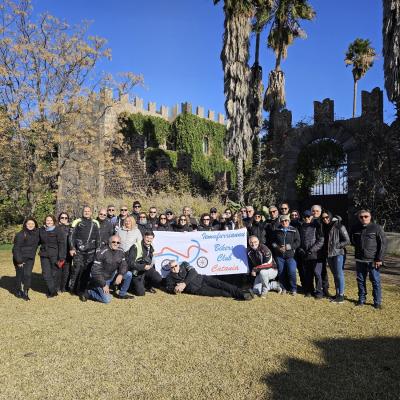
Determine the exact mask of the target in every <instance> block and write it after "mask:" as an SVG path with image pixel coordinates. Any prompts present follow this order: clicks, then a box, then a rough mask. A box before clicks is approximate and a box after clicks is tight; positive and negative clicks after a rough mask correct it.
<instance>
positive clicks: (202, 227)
mask: <svg viewBox="0 0 400 400" xmlns="http://www.w3.org/2000/svg"><path fill="white" fill-rule="evenodd" d="M197 230H198V231H213V230H215V229H214V228H213V226H212V225H211V216H210V214H207V213H204V214H202V215H201V217H200V224H199V225H198V227H197Z"/></svg>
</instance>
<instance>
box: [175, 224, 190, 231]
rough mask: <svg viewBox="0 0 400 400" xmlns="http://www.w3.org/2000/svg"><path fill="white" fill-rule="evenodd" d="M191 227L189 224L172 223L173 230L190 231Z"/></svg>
mask: <svg viewBox="0 0 400 400" xmlns="http://www.w3.org/2000/svg"><path fill="white" fill-rule="evenodd" d="M192 231H193V228H192V226H191V225H187V224H186V225H181V224H175V225H174V232H192Z"/></svg>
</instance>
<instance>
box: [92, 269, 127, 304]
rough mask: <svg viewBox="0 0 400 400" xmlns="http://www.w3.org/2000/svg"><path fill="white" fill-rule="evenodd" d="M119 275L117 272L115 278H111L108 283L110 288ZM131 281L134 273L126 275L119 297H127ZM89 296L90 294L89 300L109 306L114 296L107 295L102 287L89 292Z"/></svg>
mask: <svg viewBox="0 0 400 400" xmlns="http://www.w3.org/2000/svg"><path fill="white" fill-rule="evenodd" d="M116 275H117V271H115V272H114V274H113V276H112V277H111V279H109V280H107V281H106V285H107V286H108V287H110V285H111V282H112V281H113V280H114V278H115V277H116ZM131 280H132V272H131V271H128V272H126V273H125V274H124V278H123V280H122V286H121V290H120V291H119V295H120V296H125V295H126V293H127V291H128V289H129V286H130V284H131ZM88 294H89V298H90V299H93V300H96V301H99V302H100V303H105V304H108V303H110V302H111V299H112V296H111V294H107V293H104V290H103V288H102V287H100V286H99V287H95V288H93V289H90V290H88Z"/></svg>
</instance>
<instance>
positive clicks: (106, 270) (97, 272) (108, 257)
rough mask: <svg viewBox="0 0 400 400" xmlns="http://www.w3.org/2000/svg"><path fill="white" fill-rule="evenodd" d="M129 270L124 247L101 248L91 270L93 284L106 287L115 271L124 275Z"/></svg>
mask: <svg viewBox="0 0 400 400" xmlns="http://www.w3.org/2000/svg"><path fill="white" fill-rule="evenodd" d="M127 270H128V265H127V264H126V260H125V253H124V251H123V250H122V249H117V250H112V249H110V247H106V248H105V249H99V250H97V252H96V258H95V260H94V263H93V267H92V270H91V282H90V284H91V286H94V287H104V286H105V285H106V281H108V280H109V279H111V278H112V276H113V274H114V272H115V271H118V274H120V275H124V274H125V273H126V272H127Z"/></svg>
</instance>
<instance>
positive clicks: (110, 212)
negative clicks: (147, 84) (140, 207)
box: [107, 204, 115, 223]
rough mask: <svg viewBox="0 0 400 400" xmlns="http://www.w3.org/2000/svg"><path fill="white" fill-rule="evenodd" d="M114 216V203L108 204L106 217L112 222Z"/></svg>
mask: <svg viewBox="0 0 400 400" xmlns="http://www.w3.org/2000/svg"><path fill="white" fill-rule="evenodd" d="M114 218H115V206H114V204H109V205H108V206H107V219H108V220H109V221H110V222H111V223H112V221H113V219H114Z"/></svg>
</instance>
